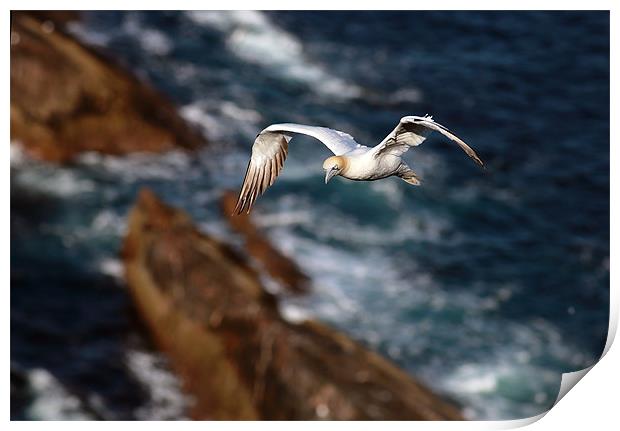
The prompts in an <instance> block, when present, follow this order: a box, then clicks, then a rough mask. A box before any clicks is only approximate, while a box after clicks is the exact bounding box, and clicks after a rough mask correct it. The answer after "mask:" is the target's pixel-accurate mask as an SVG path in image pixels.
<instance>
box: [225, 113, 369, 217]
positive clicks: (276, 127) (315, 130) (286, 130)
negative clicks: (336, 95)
mask: <svg viewBox="0 0 620 431" xmlns="http://www.w3.org/2000/svg"><path fill="white" fill-rule="evenodd" d="M293 133H300V134H304V135H308V136H312V137H314V138H316V139H318V140H319V141H321V142H322V143H323V144H324V145H325V146H326V147H327V148H329V149H330V150H331V151H332V152H333V153H334V154H335V155H337V156H339V155H341V154H344V153H348V152H349V151H351V150H354V149H355V148H357V147H359V146H360V145H359V144H358V143H357V142H355V139H353V137H352V136H351V135H348V134H346V133H344V132H340V131H338V130H333V129H328V128H326V127H314V126H306V125H303V124H292V123H286V124H273V125H271V126H269V127H267V128H266V129H264V130H263V131H262V132H260V133H259V135H258V136H257V137H256V140H255V141H254V145H253V146H252V157H251V158H250V162H249V163H248V168H247V170H246V172H245V178H244V179H243V185H242V186H241V191H240V192H239V198H238V200H237V206H236V207H235V213H236V214H241V213H242V212H243V211H244V210H246V211H247V212H248V213H249V212H250V210H251V209H252V205H254V202H255V201H256V198H257V197H258V196H260V195H262V194H263V193H264V191H265V190H267V188H268V187H269V186H271V185H272V184H273V183H274V181H275V180H276V177H277V176H278V175H279V174H280V171H281V170H282V166H284V160H286V156H287V154H288V143H289V141H290V140H291V138H292V136H291V134H293Z"/></svg>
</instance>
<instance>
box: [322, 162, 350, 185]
mask: <svg viewBox="0 0 620 431" xmlns="http://www.w3.org/2000/svg"><path fill="white" fill-rule="evenodd" d="M345 166H346V160H345V158H344V157H341V156H332V157H328V158H327V159H325V161H324V162H323V169H324V170H325V184H327V183H328V182H329V180H331V179H332V177H334V176H336V175H339V174H340V173H341V172H342V170H343V169H344V168H345Z"/></svg>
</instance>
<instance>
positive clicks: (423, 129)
mask: <svg viewBox="0 0 620 431" xmlns="http://www.w3.org/2000/svg"><path fill="white" fill-rule="evenodd" d="M433 131H437V132H439V133H441V134H442V135H444V136H446V137H447V138H449V139H450V140H452V141H454V142H456V143H457V144H458V145H459V147H461V148H462V149H463V151H465V153H467V155H468V156H469V157H471V158H472V159H473V160H474V161H475V162H476V163H477V164H479V165H480V166H484V163H483V162H482V160H480V157H478V155H477V154H476V152H475V151H474V150H473V149H472V148H471V147H470V146H469V145H467V144H466V143H465V142H463V141H462V140H461V139H460V138H459V137H458V136H456V135H455V134H454V133H452V132H451V131H449V130H448V129H447V128H445V127H444V126H442V125H441V124H439V123H436V122H435V121H434V120H433V117H431V116H425V117H417V116H413V115H412V116H408V117H403V118H401V119H400V123H398V126H396V128H395V129H394V130H392V132H391V133H390V134H389V135H387V136H386V137H385V139H384V140H383V141H381V143H380V144H379V145H377V146H376V147H374V148H373V149H372V151H373V152H374V154H375V156H379V155H381V154H393V155H395V156H401V155H402V154H403V153H404V152H406V151H407V150H408V149H409V148H410V147H416V146H418V145H420V144H421V143H422V142H424V141H425V140H426V138H427V137H428V135H430V134H431V133H432V132H433Z"/></svg>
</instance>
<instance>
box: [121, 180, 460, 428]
mask: <svg viewBox="0 0 620 431" xmlns="http://www.w3.org/2000/svg"><path fill="white" fill-rule="evenodd" d="M123 258H124V262H125V271H126V278H127V282H128V285H129V289H130V291H131V294H132V296H133V297H134V299H135V303H136V305H137V307H138V310H139V312H140V314H141V315H142V317H143V319H144V321H145V322H146V324H147V326H148V328H149V329H150V331H151V332H152V334H153V336H154V338H155V340H156V342H157V344H158V345H159V346H160V348H161V349H162V350H163V351H165V352H166V353H167V354H168V355H169V357H170V358H171V361H172V364H173V367H174V368H175V369H176V371H177V372H178V374H179V375H180V376H181V377H182V380H183V383H184V385H185V388H186V390H187V391H189V392H190V393H192V394H193V395H194V396H195V398H196V403H195V405H194V407H193V410H192V416H193V417H194V418H196V419H350V420H357V419H384V420H392V419H399V420H440V419H461V415H460V413H459V411H458V410H457V409H456V408H455V407H454V406H452V405H450V404H449V403H447V402H445V401H444V400H442V399H440V398H438V397H437V396H436V395H434V394H433V393H432V392H431V391H430V390H428V389H427V388H426V387H424V386H423V385H421V384H420V383H418V382H417V381H415V380H414V379H413V378H412V377H411V376H409V375H407V374H406V373H405V372H403V371H402V370H400V369H399V368H397V367H396V366H395V365H393V364H392V363H390V362H389V361H387V360H386V359H384V358H382V357H381V356H379V355H377V354H376V353H374V352H372V351H370V350H368V349H367V348H365V347H363V346H362V345H360V344H359V343H357V342H355V341H353V340H351V339H350V338H348V337H347V336H345V335H344V334H342V333H340V332H338V331H336V330H334V329H331V328H329V327H326V326H325V325H323V324H321V323H318V322H315V321H306V322H303V323H300V324H293V323H290V322H288V321H286V320H284V319H283V318H282V317H281V315H280V313H279V311H278V302H277V299H276V298H275V297H273V296H271V295H270V294H268V293H266V292H265V291H264V290H263V288H262V286H261V284H260V281H259V279H258V276H257V274H256V272H255V271H254V270H253V269H252V268H251V267H250V266H248V264H247V263H246V261H245V259H244V258H243V257H242V256H239V255H237V254H236V253H235V252H233V251H232V250H231V249H230V248H229V247H228V246H227V245H225V244H223V243H221V242H219V241H217V240H215V239H213V238H210V237H209V236H207V235H205V234H203V233H201V232H199V231H198V230H197V229H196V227H194V225H193V224H192V221H191V220H190V218H189V217H188V216H187V215H186V214H185V213H183V212H182V211H179V210H175V209H173V208H170V207H168V206H166V205H165V204H163V203H162V202H160V201H159V200H158V199H157V198H156V197H155V196H154V195H153V193H151V192H149V191H142V192H141V193H140V196H139V198H138V202H137V203H136V205H135V207H134V208H133V210H132V211H131V214H130V216H129V226H128V234H127V237H126V239H125V243H124V249H123Z"/></svg>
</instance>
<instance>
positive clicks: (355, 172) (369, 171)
mask: <svg viewBox="0 0 620 431" xmlns="http://www.w3.org/2000/svg"><path fill="white" fill-rule="evenodd" d="M433 131H437V132H439V133H441V134H442V135H444V136H446V137H448V138H449V139H451V140H452V141H454V142H456V143H457V144H458V145H459V146H460V147H461V148H462V149H463V151H465V153H467V155H468V156H469V157H471V158H472V159H473V160H474V161H475V162H476V163H477V164H478V165H480V166H484V163H483V162H482V160H480V157H478V155H477V154H476V152H475V151H474V150H473V149H471V147H470V146H469V145H467V144H466V143H465V142H463V141H462V140H461V139H460V138H458V137H457V136H456V135H454V134H453V133H452V132H451V131H449V130H448V129H447V128H445V127H444V126H442V125H441V124H439V123H437V122H435V121H434V120H433V117H432V116H429V115H425V116H424V117H418V116H415V115H410V116H406V117H403V118H401V119H400V122H399V123H398V125H397V126H396V128H395V129H394V130H392V132H390V134H389V135H387V136H386V137H385V139H383V141H381V142H380V143H379V144H378V145H376V146H374V147H366V146H364V145H360V144H358V143H357V142H356V141H355V139H353V136H351V135H349V134H348V133H344V132H341V131H339V130H334V129H329V128H327V127H317V126H306V125H304V124H294V123H283V124H272V125H271V126H269V127H267V128H266V129H264V130H263V131H262V132H260V133H259V134H258V135H257V136H256V139H255V141H254V145H253V146H252V156H251V158H250V162H249V163H248V168H247V170H246V172H245V178H244V179H243V185H242V186H241V191H240V192H239V198H238V200H237V205H236V207H235V213H236V214H241V213H242V212H243V210H246V211H247V212H248V213H249V212H250V210H251V209H252V205H254V202H255V201H256V198H257V197H258V196H260V195H262V194H263V192H264V191H265V190H266V189H267V188H268V187H269V186H271V185H272V184H273V183H274V181H275V180H276V177H277V176H278V174H279V173H280V171H281V170H282V166H283V165H284V160H285V159H286V156H287V154H288V144H289V142H290V140H291V138H292V134H303V135H308V136H312V137H313V138H316V139H318V140H319V141H320V142H322V143H323V144H324V145H325V146H326V147H327V148H329V149H330V150H331V152H332V153H334V155H333V156H331V157H328V158H327V159H325V161H324V162H323V169H324V170H325V184H327V183H328V182H329V180H330V179H332V178H333V177H335V176H336V175H340V176H342V177H345V178H348V179H350V180H355V181H375V180H380V179H382V178H387V177H390V176H396V177H398V178H401V179H402V180H404V181H405V182H407V183H409V184H412V185H415V186H418V185H420V178H419V177H418V175H417V174H416V173H415V172H414V171H413V170H412V169H411V168H410V167H409V166H407V164H406V163H405V162H404V161H403V160H402V159H401V156H402V155H403V154H404V153H405V152H406V151H407V150H408V149H409V148H411V147H416V146H418V145H420V144H421V143H422V142H424V140H425V139H426V138H427V137H428V135H430V134H431V133H432V132H433Z"/></svg>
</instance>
